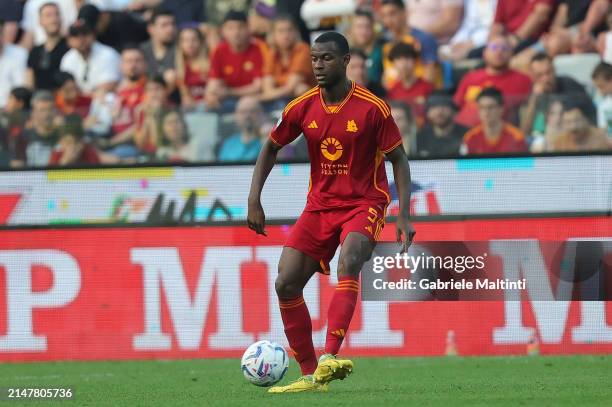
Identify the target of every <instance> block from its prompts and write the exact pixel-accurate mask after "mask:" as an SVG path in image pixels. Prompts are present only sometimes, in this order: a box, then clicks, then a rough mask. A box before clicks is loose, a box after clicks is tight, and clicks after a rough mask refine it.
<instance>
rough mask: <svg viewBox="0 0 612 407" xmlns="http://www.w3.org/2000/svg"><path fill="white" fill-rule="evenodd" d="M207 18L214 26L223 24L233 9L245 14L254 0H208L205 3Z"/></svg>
mask: <svg viewBox="0 0 612 407" xmlns="http://www.w3.org/2000/svg"><path fill="white" fill-rule="evenodd" d="M204 4H205V7H206V10H205V14H206V19H207V20H208V23H209V24H211V25H213V26H217V27H219V26H221V25H223V24H224V23H225V21H226V17H227V14H228V13H230V12H231V11H235V12H239V13H241V14H244V15H245V21H246V13H247V12H248V11H249V7H250V6H251V4H252V0H231V1H207V2H205V3H204Z"/></svg>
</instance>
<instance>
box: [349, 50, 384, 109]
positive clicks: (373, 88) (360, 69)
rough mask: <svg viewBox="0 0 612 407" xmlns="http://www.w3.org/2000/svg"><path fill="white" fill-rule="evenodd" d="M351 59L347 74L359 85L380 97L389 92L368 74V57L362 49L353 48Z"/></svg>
mask: <svg viewBox="0 0 612 407" xmlns="http://www.w3.org/2000/svg"><path fill="white" fill-rule="evenodd" d="M350 55H351V60H350V61H349V63H348V66H347V67H346V76H347V77H348V78H349V79H350V80H351V81H353V82H355V83H356V84H357V85H361V86H363V87H364V88H367V89H368V90H369V91H370V92H372V93H373V94H375V95H376V96H378V97H380V98H384V97H385V95H386V94H387V91H386V90H385V88H383V87H382V86H381V85H380V83H379V82H371V81H370V78H369V76H368V67H367V57H366V54H364V53H363V51H361V50H360V49H351V51H350Z"/></svg>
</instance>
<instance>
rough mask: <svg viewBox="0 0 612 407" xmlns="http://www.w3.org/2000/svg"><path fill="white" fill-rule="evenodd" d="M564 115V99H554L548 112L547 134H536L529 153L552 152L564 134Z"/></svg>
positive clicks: (549, 105)
mask: <svg viewBox="0 0 612 407" xmlns="http://www.w3.org/2000/svg"><path fill="white" fill-rule="evenodd" d="M562 115H563V98H562V97H553V98H551V100H550V103H549V104H548V111H547V112H546V133H545V134H538V133H536V134H534V135H533V141H532V142H531V145H530V146H529V151H531V152H532V153H533V154H538V153H543V152H546V151H552V149H553V146H554V144H555V140H556V139H557V137H559V136H560V135H561V134H563V129H562V122H561V117H562Z"/></svg>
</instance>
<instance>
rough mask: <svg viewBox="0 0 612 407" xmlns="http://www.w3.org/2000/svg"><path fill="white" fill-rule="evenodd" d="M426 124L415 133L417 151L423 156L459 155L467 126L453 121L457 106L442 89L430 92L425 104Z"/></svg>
mask: <svg viewBox="0 0 612 407" xmlns="http://www.w3.org/2000/svg"><path fill="white" fill-rule="evenodd" d="M425 114H426V116H427V125H426V126H425V127H423V128H422V129H421V130H419V132H418V133H417V152H418V154H419V155H420V156H424V157H453V156H457V155H459V150H460V148H461V143H462V142H463V136H464V135H465V133H466V132H467V130H468V129H467V128H465V127H463V126H461V125H459V124H457V123H455V115H456V114H457V106H455V103H454V102H453V98H452V96H450V95H448V94H446V93H445V92H443V91H437V92H434V93H432V94H431V95H430V96H429V98H428V99H427V104H426V105H425Z"/></svg>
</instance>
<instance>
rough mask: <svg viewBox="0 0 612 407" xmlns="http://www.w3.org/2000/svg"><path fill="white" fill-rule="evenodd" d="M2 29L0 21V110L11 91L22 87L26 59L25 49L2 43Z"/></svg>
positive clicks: (2, 22)
mask: <svg viewBox="0 0 612 407" xmlns="http://www.w3.org/2000/svg"><path fill="white" fill-rule="evenodd" d="M3 27H4V21H2V20H0V109H1V108H3V107H4V106H5V105H6V102H7V100H8V97H9V94H10V93H11V89H13V88H16V87H18V86H23V85H24V83H25V70H26V62H27V59H28V53H27V51H26V50H25V49H23V48H21V47H18V46H16V45H12V44H4V43H3V40H2V32H3Z"/></svg>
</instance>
